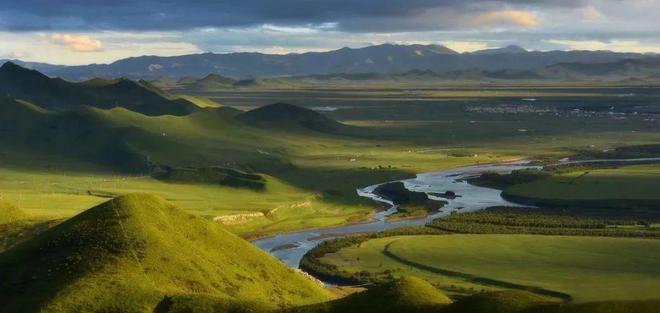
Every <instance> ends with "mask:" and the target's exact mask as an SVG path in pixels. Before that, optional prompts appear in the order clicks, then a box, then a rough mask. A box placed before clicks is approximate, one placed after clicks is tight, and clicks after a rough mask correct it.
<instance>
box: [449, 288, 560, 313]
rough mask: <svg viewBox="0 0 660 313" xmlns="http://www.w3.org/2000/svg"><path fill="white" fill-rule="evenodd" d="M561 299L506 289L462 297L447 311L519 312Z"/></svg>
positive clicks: (459, 312)
mask: <svg viewBox="0 0 660 313" xmlns="http://www.w3.org/2000/svg"><path fill="white" fill-rule="evenodd" d="M558 301H559V300H557V299H554V298H548V297H544V296H540V295H537V294H535V293H531V292H529V291H519V290H506V291H494V292H484V293H479V294H476V295H473V296H469V297H467V298H464V299H461V300H460V301H457V302H455V303H453V304H452V305H450V306H449V307H447V309H446V310H445V311H443V312H446V313H509V312H519V311H522V310H526V309H529V308H533V307H537V306H540V305H543V304H550V303H557V302H558Z"/></svg>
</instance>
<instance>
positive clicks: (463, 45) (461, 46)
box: [442, 40, 493, 52]
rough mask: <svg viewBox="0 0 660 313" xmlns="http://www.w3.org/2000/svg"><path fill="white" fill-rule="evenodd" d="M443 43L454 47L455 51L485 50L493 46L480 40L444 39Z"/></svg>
mask: <svg viewBox="0 0 660 313" xmlns="http://www.w3.org/2000/svg"><path fill="white" fill-rule="evenodd" d="M442 44H443V45H445V46H446V47H447V48H449V49H452V50H454V51H458V52H471V51H477V50H484V49H490V48H493V47H492V46H490V45H489V44H488V43H486V42H479V41H453V40H450V41H443V42H442Z"/></svg>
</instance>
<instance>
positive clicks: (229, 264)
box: [0, 194, 330, 313]
mask: <svg viewBox="0 0 660 313" xmlns="http://www.w3.org/2000/svg"><path fill="white" fill-rule="evenodd" d="M0 276H1V277H3V279H2V280H0V306H1V307H2V308H3V312H5V313H12V312H153V311H154V310H155V309H157V308H159V309H160V310H161V311H163V312H167V311H168V310H167V308H168V307H171V306H172V304H173V301H175V300H181V299H186V298H187V297H188V298H189V297H193V298H194V297H205V298H207V299H208V298H210V300H209V301H211V300H212V301H213V302H214V303H216V304H217V303H226V304H227V305H228V306H233V305H234V304H236V303H238V302H240V303H243V304H244V305H247V306H249V307H250V308H252V309H255V308H260V309H261V308H271V309H274V308H282V307H287V306H291V305H300V304H312V303H316V302H320V301H324V300H329V299H330V296H329V293H328V292H327V291H325V290H324V289H323V287H322V286H321V284H319V283H317V282H315V281H313V280H311V279H309V278H307V277H304V276H302V275H299V274H297V273H296V272H295V271H294V270H291V269H289V268H288V267H287V266H286V265H284V264H283V263H280V262H279V261H277V260H276V259H275V258H273V257H272V256H270V255H268V254H267V253H265V252H263V251H261V250H259V249H258V248H256V247H254V246H252V245H251V244H249V243H248V242H246V241H243V240H242V239H240V238H239V237H237V236H235V235H233V234H232V233H230V232H229V231H227V230H225V229H224V228H223V227H222V226H220V225H218V224H215V223H213V222H210V221H207V220H205V219H202V218H199V217H196V216H193V215H190V214H187V213H184V212H183V211H181V210H179V209H178V208H176V207H174V206H172V205H171V204H169V203H168V202H167V201H165V200H164V199H162V198H158V197H156V196H152V195H149V194H132V195H126V196H122V197H119V198H115V199H113V200H110V201H108V202H106V203H103V204H101V205H99V206H97V207H94V208H91V209H89V210H87V211H85V212H83V213H81V214H79V215H76V216H74V217H72V218H71V219H69V220H67V221H65V222H62V223H61V224H59V225H57V226H55V227H53V228H51V229H49V230H47V231H45V232H43V233H41V234H39V235H37V236H35V237H33V238H31V239H29V240H27V241H24V242H22V243H20V244H18V245H16V246H14V247H12V248H10V249H9V250H7V251H5V252H3V253H2V254H0ZM173 299H174V300H173ZM182 301H183V300H182Z"/></svg>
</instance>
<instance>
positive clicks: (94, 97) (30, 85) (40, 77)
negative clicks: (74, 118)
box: [0, 62, 197, 115]
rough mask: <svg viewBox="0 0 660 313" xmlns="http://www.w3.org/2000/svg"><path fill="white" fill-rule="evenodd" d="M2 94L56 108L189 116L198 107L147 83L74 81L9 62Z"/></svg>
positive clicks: (0, 73) (1, 73) (1, 74)
mask: <svg viewBox="0 0 660 313" xmlns="http://www.w3.org/2000/svg"><path fill="white" fill-rule="evenodd" d="M0 95H3V96H6V97H11V98H15V99H21V100H25V101H29V102H32V103H34V104H36V105H38V106H40V107H43V108H45V109H47V110H52V111H68V110H72V109H76V108H79V107H80V106H83V105H87V106H93V107H97V108H102V109H109V108H115V107H123V108H126V109H129V110H132V111H135V112H140V113H142V114H146V115H166V114H169V115H186V114H190V113H192V112H194V111H196V110H197V106H195V105H194V104H192V103H190V102H188V101H186V100H182V99H168V98H167V97H166V96H165V95H164V94H163V93H162V92H160V91H159V90H158V89H156V88H155V87H153V86H152V85H150V84H148V83H146V82H134V81H130V80H128V79H124V78H120V79H111V80H106V79H92V80H88V81H85V82H81V83H72V82H68V81H65V80H62V79H59V78H50V77H48V76H46V75H44V74H41V73H39V72H37V71H35V70H30V69H26V68H23V67H21V66H18V65H16V64H14V63H12V62H7V63H5V64H4V65H2V67H0Z"/></svg>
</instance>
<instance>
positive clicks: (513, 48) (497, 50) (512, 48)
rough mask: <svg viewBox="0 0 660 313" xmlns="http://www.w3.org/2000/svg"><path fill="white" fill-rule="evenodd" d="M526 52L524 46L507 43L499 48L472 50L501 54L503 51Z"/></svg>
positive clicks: (476, 52)
mask: <svg viewBox="0 0 660 313" xmlns="http://www.w3.org/2000/svg"><path fill="white" fill-rule="evenodd" d="M525 52H528V51H527V50H526V49H525V48H522V47H520V46H517V45H508V46H506V47H501V48H493V49H484V50H478V51H474V52H472V54H503V53H525Z"/></svg>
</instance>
